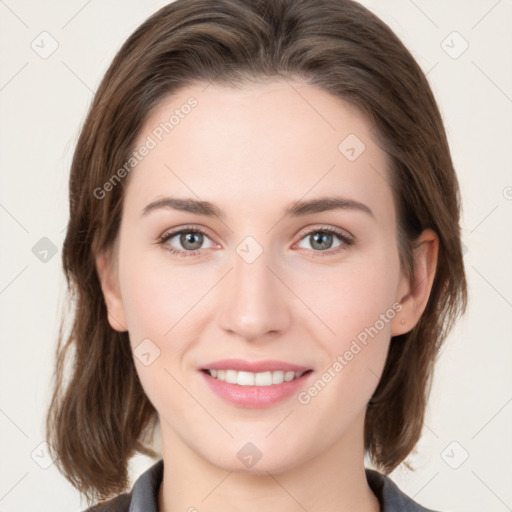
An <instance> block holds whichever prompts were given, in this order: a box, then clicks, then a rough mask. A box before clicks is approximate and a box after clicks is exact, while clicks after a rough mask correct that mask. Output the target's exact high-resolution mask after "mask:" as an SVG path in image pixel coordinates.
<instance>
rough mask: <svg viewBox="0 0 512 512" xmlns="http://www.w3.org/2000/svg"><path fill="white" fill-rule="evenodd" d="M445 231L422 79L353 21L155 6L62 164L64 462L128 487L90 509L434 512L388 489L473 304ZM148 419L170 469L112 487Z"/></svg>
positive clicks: (366, 18) (345, 8) (453, 218)
mask: <svg viewBox="0 0 512 512" xmlns="http://www.w3.org/2000/svg"><path fill="white" fill-rule="evenodd" d="M459 218H460V203H459V190H458V184H457V179H456V175H455V172H454V169H453V165H452V161H451V157H450V152H449V148H448V144H447V140H446V135H445V131H444V128H443V125H442V121H441V117H440V114H439V111H438V108H437V105H436V102H435V100H434V98H433V95H432V92H431V90H430V87H429V85H428V83H427V81H426V78H425V76H424V74H423V73H422V71H421V70H420V68H419V66H418V65H417V64H416V62H415V61H414V59H413V57H412V56H411V55H410V53H409V52H408V51H407V50H406V48H405V47H404V46H403V45H402V43H401V42H400V41H399V40H398V39H397V37H396V36H395V35H394V34H393V33H392V32H391V30H390V29H389V28H388V27H387V26H386V25H385V24H384V23H383V22H382V21H380V20H379V19H378V18H376V17H375V16H374V15H373V14H372V13H370V12H369V11H368V10H367V9H365V8H364V7H362V6H361V5H359V4H357V3H355V2H353V1H347V0H342V1H340V0H305V1H292V0H278V1H275V0H265V1H260V2H249V1H245V0H243V1H233V0H222V1H216V2H207V1H205V0H178V1H176V2H173V3H172V4H169V5H167V6H165V7H163V8H162V9H160V10H159V11H158V12H157V13H155V14H154V15H153V16H152V17H150V18H149V19H148V20H147V21H146V22H145V23H143V24H142V25H141V26H140V27H139V28H138V29H137V30H136V31H135V33H134V34H132V35H131V36H130V37H129V38H128V40H127V41H126V43H125V44H124V45H123V47H122V48H121V50H120V51H119V53H118V54H117V55H116V57H115V59H114V61H113V62H112V64H111V66H110V68H109V69H108V71H107V73H106V75H105V77H104V79H103V81H102V83H101V85H100V86H99V89H98V91H97V93H96V96H95V98H94V101H93V104H92V106H91V108H90V111H89V114H88V116H87V119H86V121H85V123H84V126H83V129H82V132H81V135H80V138H79V141H78V144H77V147H76V150H75V154H74V158H73V163H72V169H71V178H70V223H69V225H68V231H67V236H66V240H65V244H64V251H63V263H64V269H65V272H66V276H67V279H68V282H69V284H70V288H71V291H72V292H74V297H75V299H76V302H75V304H74V308H75V311H74V313H75V314H74V322H73V325H72V328H71V330H70V332H69V333H64V332H63V334H62V336H61V340H60V344H59V347H58V358H57V367H56V383H55V391H54V395H53V400H52V403H51V406H50V409H49V411H48V421H47V430H48V440H49V443H50V445H52V446H53V447H54V449H55V451H56V453H57V455H58V461H57V464H58V467H59V469H60V470H61V471H62V472H63V474H64V475H65V476H66V477H67V478H68V479H69V480H70V482H72V483H73V485H75V486H76V487H77V489H79V490H80V491H81V492H82V493H83V494H84V495H85V496H87V497H88V498H89V499H90V500H93V501H97V500H105V499H107V498H112V497H113V496H116V495H117V494H119V493H123V494H120V495H119V496H117V497H115V498H114V499H110V500H108V501H107V502H106V503H103V504H102V505H98V506H97V507H95V508H94V510H128V509H129V510H131V511H139V510H145V511H157V510H158V511H161V512H175V511H177V510H196V509H197V510H201V511H203V510H204V511H206V510H218V509H220V508H222V509H223V510H230V509H232V510H238V509H241V508H242V507H243V509H244V510H249V511H252V510H260V509H268V510H278V509H279V510H285V511H286V510H289V511H292V510H293V511H295V510H304V509H305V510H309V511H316V510H318V511H323V512H330V511H333V512H334V511H340V510H359V511H378V510H381V511H384V512H390V511H398V510H409V511H413V510H414V511H422V510H426V509H425V508H423V507H421V506H420V505H419V504H416V503H415V502H414V501H412V500H411V499H410V498H408V497H407V496H406V495H405V494H404V493H403V492H402V491H400V489H398V487H396V485H395V484H394V483H393V482H392V481H391V480H390V479H389V478H388V477H387V476H386V475H387V474H388V473H389V472H390V471H392V470H393V469H394V468H395V467H397V466H398V465H399V464H400V463H401V462H402V461H404V459H405V457H406V456H407V455H408V454H409V453H410V452H411V450H412V449H413V447H414V446H415V444H416V443H417V441H418V439H419V437H420V435H421V430H422V425H423V417H424V411H425V406H426V402H427V398H428V393H429V389H430V383H431V378H432V371H433V364H434V361H435V358H436V356H437V354H438V351H439V349H440V346H441V344H442V342H443V340H444V339H445V337H446V335H447V334H448V332H449V330H450V329H451V327H452V326H453V323H454V321H455V320H456V318H457V316H458V315H459V314H460V313H462V312H463V311H464V309H465V306H466V281H465V274H464V266H463V261H462V250H461V241H460V232H459V229H460V228H459ZM71 350H73V351H74V354H73V357H74V365H73V370H72V373H71V376H70V378H69V380H68V382H66V383H64V368H65V362H66V360H67V358H69V357H70V356H69V354H70V351H71ZM156 424H158V425H159V427H160V432H161V439H162V458H161V460H159V461H158V462H156V463H155V465H154V466H153V467H152V468H150V469H149V470H148V471H147V472H146V473H145V474H143V475H142V476H141V477H140V478H139V479H138V481H137V482H136V483H135V485H134V487H133V489H132V490H131V491H130V492H125V491H126V490H127V485H128V484H127V482H128V478H127V464H128V461H129V459H130V457H131V456H132V455H134V454H135V453H136V452H140V453H144V454H147V455H151V456H158V455H157V454H156V453H155V452H154V451H153V450H151V449H150V448H149V446H148V445H147V443H148V440H149V439H150V438H151V435H152V432H153V429H154V427H155V425H156ZM365 455H368V456H369V457H370V459H371V460H372V462H373V463H374V464H375V465H376V467H377V468H378V469H379V470H380V472H377V471H374V470H371V469H366V468H365V467H364V456H365Z"/></svg>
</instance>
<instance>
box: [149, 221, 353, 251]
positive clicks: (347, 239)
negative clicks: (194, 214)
mask: <svg viewBox="0 0 512 512" xmlns="http://www.w3.org/2000/svg"><path fill="white" fill-rule="evenodd" d="M181 233H200V234H202V235H204V236H206V237H208V238H210V236H209V235H208V233H207V232H206V231H205V230H203V229H201V228H199V227H192V226H186V227H184V228H181V229H178V230H176V231H172V232H170V233H164V234H163V235H162V236H161V237H159V239H158V244H160V245H161V246H162V247H163V248H164V249H165V250H166V251H169V252H170V253H171V254H175V255H177V256H182V257H188V256H197V255H198V254H199V253H200V252H201V251H202V249H197V250H195V251H181V250H179V249H176V248H174V247H171V246H169V245H166V243H167V242H168V241H169V240H170V239H172V238H174V237H175V236H176V235H180V234H181ZM315 233H324V234H325V233H327V234H330V235H336V236H337V237H338V238H339V239H340V240H341V242H342V244H341V245H339V246H338V247H335V248H334V249H328V250H326V251H314V250H312V249H310V250H312V251H313V253H314V254H315V256H314V257H317V256H319V257H324V256H332V255H334V254H337V253H338V252H341V251H344V250H347V249H348V248H349V247H350V246H351V245H353V243H354V239H353V238H352V237H351V236H349V235H347V234H346V233H344V232H342V231H339V230H337V229H334V228H331V227H326V226H325V227H324V226H322V227H320V228H315V229H312V230H310V231H307V232H306V233H304V234H303V235H302V236H301V237H300V239H299V241H300V240H302V239H303V238H306V237H307V236H310V235H312V234H315Z"/></svg>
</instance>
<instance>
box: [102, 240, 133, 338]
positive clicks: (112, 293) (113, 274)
mask: <svg viewBox="0 0 512 512" xmlns="http://www.w3.org/2000/svg"><path fill="white" fill-rule="evenodd" d="M95 261H96V271H97V272H98V277H99V280H100V283H101V290H102V292H103V297H104V298H105V303H106V305H107V312H108V322H109V324H110V326H111V327H112V329H114V330H115V331H119V332H125V331H127V330H128V329H127V327H126V318H125V314H124V308H123V301H122V299H121V293H120V291H119V279H118V275H117V265H116V256H115V248H114V249H112V250H109V251H106V252H101V253H100V254H98V255H97V256H96V259H95Z"/></svg>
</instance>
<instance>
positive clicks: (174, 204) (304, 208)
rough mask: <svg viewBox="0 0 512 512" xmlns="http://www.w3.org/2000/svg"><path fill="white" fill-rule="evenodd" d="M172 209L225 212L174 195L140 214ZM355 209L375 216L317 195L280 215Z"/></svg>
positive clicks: (360, 206)
mask: <svg viewBox="0 0 512 512" xmlns="http://www.w3.org/2000/svg"><path fill="white" fill-rule="evenodd" d="M160 209H172V210H178V211H182V212H189V213H195V214H197V215H205V216H207V217H218V218H219V219H225V218H226V215H225V213H224V212H223V211H222V210H221V209H220V208H219V207H218V206H216V205H214V204H213V203H210V202H209V201H199V200H197V199H180V198H176V197H164V198H163V199H158V200H157V201H153V202H152V203H150V204H148V205H147V206H146V207H145V208H144V209H143V210H142V216H144V215H147V214H149V213H151V212H153V211H155V210H160ZM340 209H341V210H355V211H360V212H363V213H366V214H368V215H370V216H371V217H373V218H375V215H374V214H373V212H372V211H371V210H370V208H368V206H366V205H365V204H363V203H361V202H359V201H355V200H353V199H348V198H345V197H339V196H327V197H319V198H316V199H310V200H307V201H302V200H301V201H294V202H292V203H291V204H290V205H289V206H288V207H287V208H285V210H284V211H283V212H282V217H303V216H306V215H311V214H314V213H321V212H326V211H330V210H340Z"/></svg>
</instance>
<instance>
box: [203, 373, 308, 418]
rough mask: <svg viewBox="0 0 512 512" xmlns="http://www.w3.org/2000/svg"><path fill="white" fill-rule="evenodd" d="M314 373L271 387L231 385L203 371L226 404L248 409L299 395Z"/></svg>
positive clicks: (258, 407) (204, 376) (205, 377)
mask: <svg viewBox="0 0 512 512" xmlns="http://www.w3.org/2000/svg"><path fill="white" fill-rule="evenodd" d="M312 373H313V372H309V373H307V374H304V375H301V376H300V377H299V378H298V379H293V380H290V381H288V382H283V383H281V384H272V385H271V386H240V385H239V384H230V383H229V382H226V381H223V380H219V379H215V378H213V377H212V376H211V375H209V374H208V373H206V372H203V371H201V374H202V375H203V378H204V379H205V380H206V382H207V384H208V385H209V386H210V389H211V390H212V391H214V392H215V393H217V395H219V396H220V397H221V398H222V399H224V400H225V401H226V402H229V403H230V404H232V405H236V406H238V407H244V408H247V409H260V408H263V407H270V406H271V405H274V404H277V403H279V402H281V401H282V400H285V399H286V398H288V397H290V396H291V395H293V394H296V393H298V392H299V391H300V389H301V387H303V386H304V384H305V381H306V379H308V377H309V376H310V375H312Z"/></svg>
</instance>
